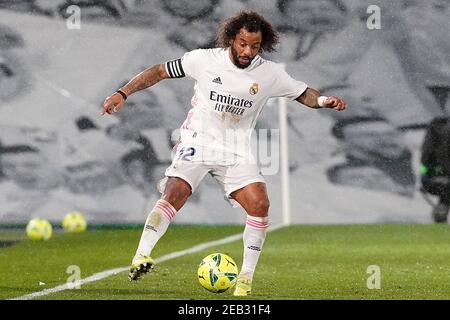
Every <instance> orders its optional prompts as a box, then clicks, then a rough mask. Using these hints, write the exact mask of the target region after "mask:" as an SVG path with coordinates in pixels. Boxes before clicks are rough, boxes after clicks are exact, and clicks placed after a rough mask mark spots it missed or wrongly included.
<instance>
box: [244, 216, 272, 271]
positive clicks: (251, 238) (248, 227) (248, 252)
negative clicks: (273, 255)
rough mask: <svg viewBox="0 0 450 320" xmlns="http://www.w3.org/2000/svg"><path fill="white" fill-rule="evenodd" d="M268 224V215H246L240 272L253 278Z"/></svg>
mask: <svg viewBox="0 0 450 320" xmlns="http://www.w3.org/2000/svg"><path fill="white" fill-rule="evenodd" d="M268 225H269V217H254V216H250V215H247V222H246V224H245V229H244V236H243V241H244V259H243V262H242V268H241V272H240V274H245V276H246V277H249V278H250V279H252V278H253V273H254V272H255V268H256V264H257V263H258V259H259V255H260V253H261V250H262V246H263V244H264V239H265V238H266V230H267V227H268Z"/></svg>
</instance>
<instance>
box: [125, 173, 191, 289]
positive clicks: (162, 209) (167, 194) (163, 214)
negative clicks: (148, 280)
mask: <svg viewBox="0 0 450 320" xmlns="http://www.w3.org/2000/svg"><path fill="white" fill-rule="evenodd" d="M190 194H191V187H190V185H189V184H188V183H187V182H186V181H184V180H183V179H180V178H176V177H170V178H168V180H167V183H166V187H165V190H164V193H163V195H162V197H161V199H159V200H158V201H157V202H156V204H155V207H154V208H153V209H152V211H151V212H150V213H149V215H148V217H147V220H146V222H145V226H144V230H143V231H142V236H141V240H140V241H139V246H138V249H137V251H136V255H135V256H134V258H133V262H132V263H131V267H130V273H129V274H128V277H129V279H130V280H135V281H137V280H139V279H140V278H142V277H143V276H144V275H145V274H146V273H148V272H151V271H152V270H153V268H154V266H155V261H154V260H153V259H152V258H151V257H150V255H151V252H152V250H153V248H154V246H155V245H156V243H157V242H158V240H159V239H160V238H161V237H162V236H163V235H164V233H165V232H166V231H167V228H168V227H169V224H170V222H171V221H172V220H173V218H174V217H175V214H176V213H177V211H178V210H180V209H181V207H183V205H184V204H185V203H186V200H187V199H188V197H189V195H190Z"/></svg>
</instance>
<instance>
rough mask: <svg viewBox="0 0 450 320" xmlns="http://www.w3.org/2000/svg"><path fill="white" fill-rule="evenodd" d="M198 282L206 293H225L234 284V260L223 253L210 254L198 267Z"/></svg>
mask: <svg viewBox="0 0 450 320" xmlns="http://www.w3.org/2000/svg"><path fill="white" fill-rule="evenodd" d="M197 274H198V281H199V282H200V284H201V285H202V287H203V288H205V289H206V290H208V291H211V292H214V293H220V292H225V291H227V290H228V289H230V288H232V287H233V286H234V285H235V284H236V278H237V276H238V268H237V264H236V262H234V260H233V259H232V258H231V257H230V256H228V255H226V254H223V253H212V254H210V255H208V256H206V257H205V258H203V260H202V261H201V262H200V265H199V266H198V271H197Z"/></svg>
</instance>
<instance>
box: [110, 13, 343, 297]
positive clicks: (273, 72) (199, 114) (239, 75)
mask: <svg viewBox="0 0 450 320" xmlns="http://www.w3.org/2000/svg"><path fill="white" fill-rule="evenodd" d="M277 43H278V33H277V31H276V30H275V29H274V28H273V27H272V25H271V24H270V23H269V22H268V21H266V19H265V18H264V17H262V16H261V15H259V14H258V13H256V12H254V11H241V12H239V13H238V14H236V15H234V16H232V17H230V18H228V19H226V20H225V21H224V22H223V24H222V25H221V27H220V28H219V30H218V34H217V44H218V48H213V49H197V50H193V51H190V52H187V53H185V54H184V56H183V57H181V58H180V59H175V60H172V61H168V62H166V63H164V64H157V65H154V66H152V67H150V68H148V69H146V70H144V71H143V72H141V73H139V74H138V75H136V76H135V77H134V78H133V79H131V80H130V81H129V82H128V83H127V84H126V85H125V86H123V87H122V88H120V89H119V90H118V91H116V92H115V93H113V94H112V95H111V96H109V97H107V98H106V100H105V102H104V104H103V110H102V114H105V113H106V114H113V113H115V112H118V111H119V110H120V109H121V108H122V106H123V104H124V102H125V100H126V99H127V97H128V96H130V95H131V94H133V93H135V92H137V91H139V90H143V89H146V88H148V87H151V86H153V85H155V84H156V83H158V82H159V81H161V80H164V79H169V78H182V77H185V76H189V77H192V78H193V79H194V80H195V86H194V96H193V98H192V100H191V103H192V109H191V110H190V111H189V112H188V114H187V118H186V120H185V121H184V123H183V124H182V126H181V129H180V131H181V137H180V140H179V143H178V144H177V146H176V147H175V148H176V156H175V157H174V159H173V162H172V164H171V166H169V167H168V168H167V170H166V172H165V176H166V177H165V178H164V179H163V180H161V183H160V191H161V192H162V197H161V199H160V200H158V201H157V202H156V204H155V207H154V208H153V210H152V211H151V212H150V213H149V215H148V218H147V220H146V222H145V227H144V230H143V232H142V236H141V239H140V242H139V246H138V248H137V251H136V255H135V256H134V258H133V261H132V263H131V267H130V272H129V278H130V280H138V279H139V278H141V277H142V276H143V275H144V274H145V273H147V272H149V271H151V270H152V269H153V267H154V264H155V262H154V260H153V259H152V258H151V256H150V255H151V252H152V249H153V248H154V246H155V244H156V243H157V241H158V240H159V239H160V238H161V237H162V236H163V234H164V233H165V232H166V230H167V228H168V226H169V224H170V222H171V221H172V220H173V218H174V217H175V215H176V214H177V212H178V211H179V210H180V209H181V207H183V205H184V204H185V202H186V200H187V199H188V197H189V196H190V195H191V194H192V193H193V192H194V191H195V189H196V187H197V186H198V184H199V183H200V181H201V180H202V179H203V178H204V176H205V175H206V174H207V173H209V174H211V175H212V176H213V177H214V178H215V179H216V180H217V181H218V182H219V184H221V186H222V187H223V189H224V192H225V194H226V196H227V198H228V199H230V201H231V202H232V203H236V202H237V203H238V204H239V205H241V206H242V207H243V208H244V209H245V211H246V212H247V220H246V225H245V229H244V234H243V242H244V254H243V263H242V267H241V271H240V273H239V275H238V279H237V283H236V287H235V291H234V295H236V296H247V295H248V294H250V293H251V287H252V280H253V273H254V271H255V268H256V264H257V262H258V258H259V255H260V253H261V249H262V246H263V243H264V240H265V237H266V229H267V227H268V224H269V219H268V212H269V199H268V196H267V190H266V184H265V182H264V178H263V177H262V176H261V174H260V171H259V168H258V166H257V164H256V163H255V161H253V160H252V156H251V153H250V152H249V149H250V135H251V131H252V129H253V128H254V127H255V123H256V119H257V117H258V115H259V114H260V112H261V111H262V108H263V106H264V105H265V103H266V102H267V100H268V99H269V98H271V97H286V98H289V99H293V100H294V99H295V100H296V101H298V102H300V103H301V104H303V105H305V106H308V107H310V108H313V109H318V108H330V109H334V110H338V111H340V110H344V109H345V108H346V103H345V102H344V101H343V100H341V99H339V98H337V97H334V96H332V97H325V96H321V95H320V93H319V92H318V91H317V90H315V89H313V88H310V87H308V86H307V85H306V84H305V83H304V82H302V81H298V80H295V79H293V78H292V77H291V76H290V75H289V74H288V73H287V72H285V71H284V68H283V67H282V66H281V65H279V64H276V63H274V62H271V61H268V60H266V59H264V58H262V57H261V56H260V55H259V53H261V52H272V51H274V50H275V46H276V45H277Z"/></svg>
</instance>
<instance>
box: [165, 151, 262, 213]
mask: <svg viewBox="0 0 450 320" xmlns="http://www.w3.org/2000/svg"><path fill="white" fill-rule="evenodd" d="M176 150H177V151H176V154H175V157H174V158H173V161H172V164H171V165H170V166H169V167H168V168H167V169H166V172H165V178H163V179H162V180H161V181H160V182H159V184H158V190H159V192H161V193H163V192H164V189H165V186H166V183H167V179H168V178H169V177H178V178H181V179H183V180H184V181H186V182H187V183H188V184H189V185H190V186H191V192H192V193H194V191H195V190H196V189H197V187H198V185H199V184H200V182H201V181H202V180H203V178H204V177H205V176H206V174H208V173H209V174H210V175H211V176H212V177H213V178H214V179H215V180H216V181H217V182H218V183H219V184H220V185H221V187H222V190H223V191H224V195H225V198H226V199H227V200H228V201H229V202H230V204H231V205H233V206H239V204H238V203H237V202H236V201H235V200H233V199H231V197H230V195H231V193H233V192H234V191H236V190H239V189H241V188H243V187H245V186H247V185H249V184H251V183H255V182H263V183H265V180H264V177H263V176H262V175H261V172H260V169H259V167H258V165H257V163H256V162H255V161H252V160H250V159H246V158H243V157H239V156H236V155H232V154H227V153H226V152H222V151H220V153H218V152H217V151H214V150H212V149H209V148H208V149H205V148H202V147H195V146H193V147H185V146H180V145H179V146H178V147H177V149H176Z"/></svg>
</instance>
